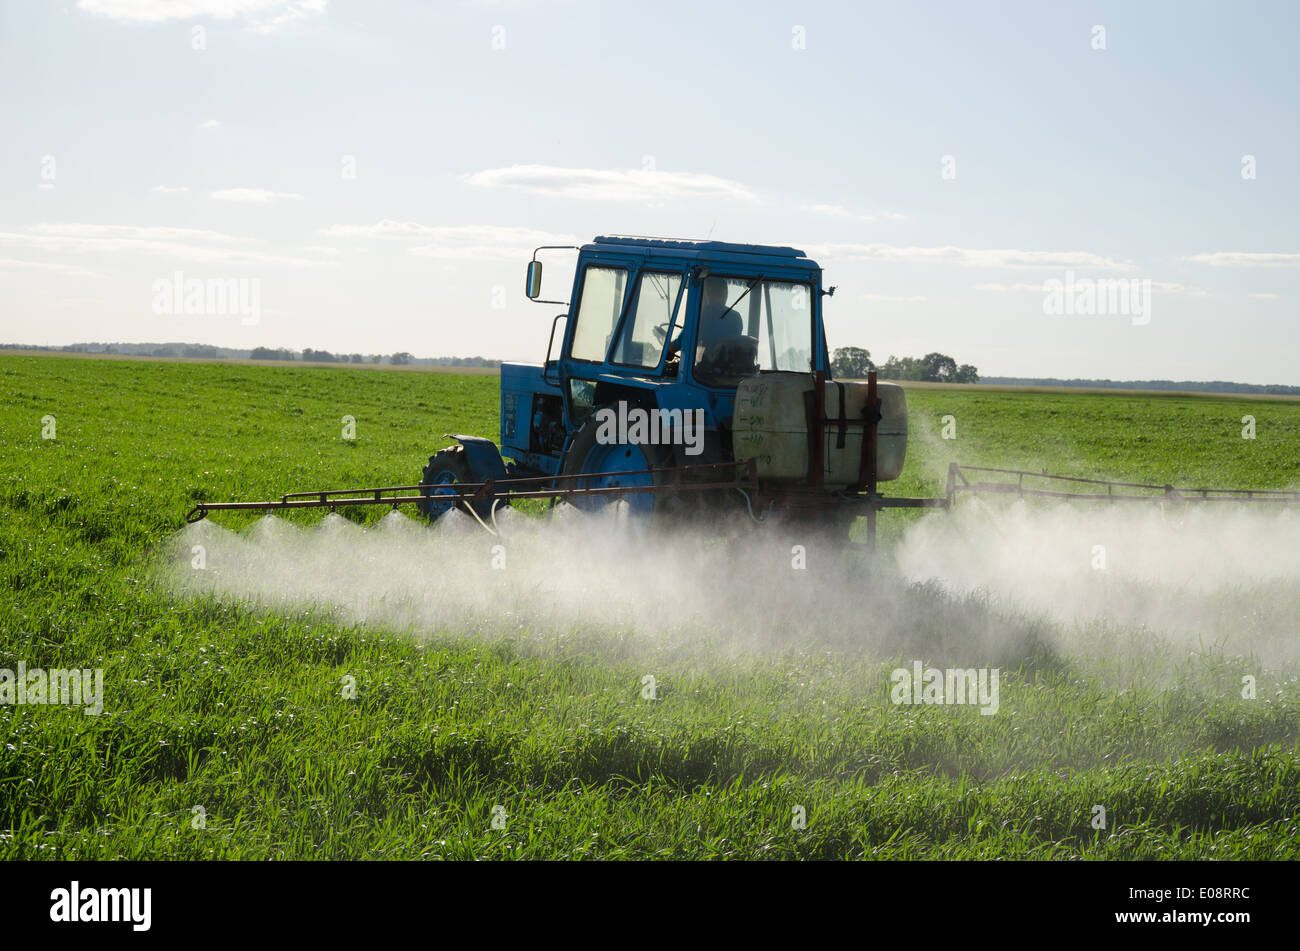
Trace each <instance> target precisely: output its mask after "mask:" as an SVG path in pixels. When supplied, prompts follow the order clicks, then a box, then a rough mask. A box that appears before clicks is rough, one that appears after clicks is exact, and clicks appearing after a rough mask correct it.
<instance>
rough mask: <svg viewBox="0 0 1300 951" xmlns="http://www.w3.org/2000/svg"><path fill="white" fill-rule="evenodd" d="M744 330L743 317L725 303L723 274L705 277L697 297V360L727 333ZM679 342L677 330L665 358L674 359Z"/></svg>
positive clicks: (742, 331)
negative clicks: (698, 300)
mask: <svg viewBox="0 0 1300 951" xmlns="http://www.w3.org/2000/svg"><path fill="white" fill-rule="evenodd" d="M744 332H745V322H744V320H743V319H742V318H741V316H740V314H738V313H737V312H736V311H735V310H733V309H732V308H731V307H729V306H727V279H726V278H723V277H710V278H707V279H705V281H704V289H703V294H702V296H701V298H700V330H699V334H698V335H697V337H696V346H695V362H696V364H697V365H699V364H700V362H701V361H702V360H703V359H704V358H705V357H706V356H707V355H708V353H709V350H710V349H711V348H712V347H713V345H714V344H715V343H717V342H719V341H721V340H725V339H727V338H729V337H739V336H741V335H742V334H743V333H744ZM681 343H682V335H681V333H680V332H679V333H678V334H677V337H676V338H675V339H674V340H673V342H672V344H671V345H670V346H669V348H668V359H670V360H671V359H673V357H674V356H675V355H676V354H677V353H678V352H679V351H680V350H681Z"/></svg>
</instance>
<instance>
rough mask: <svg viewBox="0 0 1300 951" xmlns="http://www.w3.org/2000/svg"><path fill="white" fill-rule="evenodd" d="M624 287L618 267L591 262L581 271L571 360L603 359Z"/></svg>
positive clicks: (616, 321) (600, 360) (622, 271)
mask: <svg viewBox="0 0 1300 951" xmlns="http://www.w3.org/2000/svg"><path fill="white" fill-rule="evenodd" d="M626 287H627V271H626V270H624V269H623V268H621V267H598V266H595V265H592V266H590V267H588V268H587V269H586V270H585V271H584V272H583V274H582V290H581V292H580V294H579V297H578V314H577V320H576V322H575V326H574V329H573V346H572V347H571V348H570V351H569V353H570V356H572V357H573V358H574V359H575V360H589V361H592V362H594V363H601V362H603V361H604V359H605V355H606V354H607V353H609V344H610V339H611V338H612V337H613V335H614V328H615V327H617V326H618V317H619V314H621V313H622V311H623V292H624V290H625V288H626Z"/></svg>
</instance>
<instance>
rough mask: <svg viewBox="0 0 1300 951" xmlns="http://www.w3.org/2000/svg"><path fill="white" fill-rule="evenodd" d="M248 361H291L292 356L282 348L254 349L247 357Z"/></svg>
mask: <svg viewBox="0 0 1300 951" xmlns="http://www.w3.org/2000/svg"><path fill="white" fill-rule="evenodd" d="M248 359H250V360H292V359H293V354H292V353H290V352H289V351H288V350H285V349H284V348H283V347H281V348H280V349H277V350H272V349H271V348H270V347H254V348H253V352H252V353H250V354H249V355H248Z"/></svg>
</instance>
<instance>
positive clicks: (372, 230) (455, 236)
mask: <svg viewBox="0 0 1300 951" xmlns="http://www.w3.org/2000/svg"><path fill="white" fill-rule="evenodd" d="M321 234H323V235H325V236H327V237H330V238H379V239H406V240H419V241H426V242H427V243H426V244H421V245H418V246H416V247H413V248H411V250H410V253H411V254H414V255H417V256H419V257H427V258H441V259H443V260H464V261H474V260H481V259H484V258H494V259H508V260H518V259H519V257H520V256H521V255H525V256H526V255H531V254H532V253H533V249H534V248H537V247H540V246H542V245H544V244H560V245H565V244H571V245H576V244H580V243H581V241H580V239H579V238H577V237H576V236H575V235H571V234H555V233H553V232H550V231H540V230H538V229H535V228H519V227H511V226H508V225H423V224H420V223H419V222H415V221H394V220H392V219H384V220H383V221H379V222H377V223H376V224H373V225H331V226H330V227H328V228H325V229H323V230H322V231H321Z"/></svg>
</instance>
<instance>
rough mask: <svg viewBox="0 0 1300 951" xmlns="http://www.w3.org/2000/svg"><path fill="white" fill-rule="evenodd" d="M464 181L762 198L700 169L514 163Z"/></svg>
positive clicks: (607, 192) (600, 194) (562, 190)
mask: <svg viewBox="0 0 1300 951" xmlns="http://www.w3.org/2000/svg"><path fill="white" fill-rule="evenodd" d="M462 180H463V181H465V182H467V183H468V184H470V185H477V186H480V187H483V188H510V189H514V190H516V191H522V192H528V193H530V194H533V195H546V196H548V197H551V198H581V199H586V200H589V201H635V202H652V203H653V202H662V201H670V200H672V199H675V198H713V199H716V198H727V199H733V200H737V201H753V200H754V199H756V198H757V197H758V196H757V195H755V194H754V193H753V192H752V191H750V190H749V189H748V188H746V187H745V186H744V185H742V184H740V183H739V182H733V181H730V180H729V179H725V178H719V177H717V176H716V175H706V174H703V173H700V172H658V171H646V170H639V169H598V168H558V167H556V166H553V165H512V166H510V167H509V168H493V169H486V170H484V171H481V172H473V173H470V174H467V175H464V176H462Z"/></svg>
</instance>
